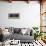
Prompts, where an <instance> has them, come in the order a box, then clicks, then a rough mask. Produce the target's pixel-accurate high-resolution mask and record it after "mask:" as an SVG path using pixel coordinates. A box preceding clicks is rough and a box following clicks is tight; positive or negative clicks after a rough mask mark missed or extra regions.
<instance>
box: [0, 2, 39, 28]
mask: <svg viewBox="0 0 46 46" xmlns="http://www.w3.org/2000/svg"><path fill="white" fill-rule="evenodd" d="M9 13H19V14H20V19H8V14H9ZM0 26H4V27H5V26H7V27H22V28H23V27H25V28H27V27H30V28H31V27H32V26H40V4H39V3H38V2H36V1H34V2H33V1H31V2H29V4H27V3H26V2H24V1H23V2H21V1H19V2H17V1H16V2H12V3H8V2H1V1H0Z"/></svg>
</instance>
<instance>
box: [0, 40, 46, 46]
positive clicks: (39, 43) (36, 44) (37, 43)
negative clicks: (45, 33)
mask: <svg viewBox="0 0 46 46" xmlns="http://www.w3.org/2000/svg"><path fill="white" fill-rule="evenodd" d="M0 46H1V45H0ZM4 46H46V44H45V43H44V42H43V41H42V40H38V41H37V40H36V41H34V42H33V43H19V44H15V45H10V44H5V45H4Z"/></svg>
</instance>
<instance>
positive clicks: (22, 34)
mask: <svg viewBox="0 0 46 46" xmlns="http://www.w3.org/2000/svg"><path fill="white" fill-rule="evenodd" d="M8 32H10V35H8V36H4V39H5V40H7V39H10V40H13V39H14V40H20V42H21V43H31V42H33V41H34V37H33V35H32V30H31V29H29V28H14V27H9V28H8Z"/></svg>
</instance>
